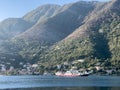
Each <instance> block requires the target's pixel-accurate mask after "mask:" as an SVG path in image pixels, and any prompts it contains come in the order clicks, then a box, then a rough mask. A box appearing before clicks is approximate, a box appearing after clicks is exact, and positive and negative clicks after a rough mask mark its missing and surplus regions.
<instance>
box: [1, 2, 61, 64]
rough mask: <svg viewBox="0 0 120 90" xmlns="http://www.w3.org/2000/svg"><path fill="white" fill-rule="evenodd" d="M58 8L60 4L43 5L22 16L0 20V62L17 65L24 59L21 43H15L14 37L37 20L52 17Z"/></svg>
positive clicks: (40, 20)
mask: <svg viewBox="0 0 120 90" xmlns="http://www.w3.org/2000/svg"><path fill="white" fill-rule="evenodd" d="M58 8H60V6H59V5H54V4H48V5H43V6H40V7H38V8H37V9H35V10H33V11H31V12H29V13H27V14H26V15H24V16H23V17H21V18H8V19H6V20H4V21H2V22H0V57H1V59H0V62H1V63H9V62H10V63H12V64H11V65H14V66H17V65H18V63H19V62H20V61H21V62H22V61H24V59H23V58H22V57H21V55H19V51H20V48H18V46H17V45H18V44H19V43H18V44H17V45H16V44H14V43H13V42H12V41H13V39H14V38H15V37H17V36H19V35H20V34H22V33H24V32H25V31H27V30H28V29H29V28H31V27H33V26H34V25H35V24H36V23H37V22H42V21H44V20H45V19H46V18H48V17H51V16H52V14H53V13H54V12H55V11H56V10H57V9H58ZM14 61H15V62H16V63H14Z"/></svg>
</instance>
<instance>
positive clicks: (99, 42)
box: [0, 0, 120, 68]
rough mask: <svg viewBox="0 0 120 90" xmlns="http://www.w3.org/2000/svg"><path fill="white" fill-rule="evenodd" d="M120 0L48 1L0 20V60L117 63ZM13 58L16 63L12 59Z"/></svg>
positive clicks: (103, 64) (112, 64) (104, 65)
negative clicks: (101, 0) (55, 2)
mask: <svg viewBox="0 0 120 90" xmlns="http://www.w3.org/2000/svg"><path fill="white" fill-rule="evenodd" d="M119 4H120V1H119V0H112V1H110V2H85V1H79V2H76V3H71V4H66V5H63V6H59V5H52V4H47V5H43V6H40V7H38V8H37V9H35V10H33V11H31V12H29V13H27V14H26V15H25V16H23V17H22V18H11V19H6V20H4V21H3V22H1V23H0V47H1V48H0V57H2V58H1V59H0V62H1V63H4V64H6V63H9V64H10V65H13V66H16V67H17V68H18V67H19V63H20V62H24V63H28V62H29V63H39V64H43V65H45V67H50V66H51V67H52V66H54V65H57V64H63V63H64V62H73V61H74V60H79V59H82V60H85V63H83V64H77V66H78V67H91V66H95V65H96V63H99V62H100V64H101V66H103V67H113V66H114V67H119V66H120V65H119V62H120V60H119V58H120V54H119V53H120V41H119V39H120V11H119V9H120V6H119ZM14 62H15V63H14Z"/></svg>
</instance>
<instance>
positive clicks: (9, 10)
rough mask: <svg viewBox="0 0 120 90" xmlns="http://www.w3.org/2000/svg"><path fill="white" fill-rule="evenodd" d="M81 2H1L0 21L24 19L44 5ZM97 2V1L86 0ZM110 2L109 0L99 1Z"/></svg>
mask: <svg viewBox="0 0 120 90" xmlns="http://www.w3.org/2000/svg"><path fill="white" fill-rule="evenodd" d="M76 1H80V0H0V21H2V20H4V19H6V18H8V17H22V16H23V15H25V14H26V13H27V12H29V11H31V10H33V9H35V8H37V7H39V6H40V5H43V4H50V3H51V4H60V5H63V4H67V3H71V2H76ZM86 1H95V0H86ZM97 1H109V0H97Z"/></svg>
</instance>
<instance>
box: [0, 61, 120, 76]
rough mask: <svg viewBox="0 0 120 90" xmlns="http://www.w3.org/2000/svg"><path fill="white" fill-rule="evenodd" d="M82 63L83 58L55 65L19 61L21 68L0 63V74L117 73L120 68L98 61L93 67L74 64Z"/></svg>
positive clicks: (119, 72) (119, 71)
mask: <svg viewBox="0 0 120 90" xmlns="http://www.w3.org/2000/svg"><path fill="white" fill-rule="evenodd" d="M78 63H84V59H80V60H75V61H73V62H71V63H68V62H64V63H63V64H57V65H56V66H51V67H47V68H46V67H45V66H43V65H40V64H30V63H23V62H20V63H19V65H20V66H21V68H19V69H16V68H14V66H9V67H8V66H7V65H5V64H0V75H56V73H58V72H70V71H72V72H79V73H87V74H91V75H92V74H98V75H114V74H115V75H119V74H120V68H109V69H108V68H107V69H106V68H104V67H102V66H101V65H100V62H98V63H96V65H95V66H94V67H89V68H78V67H77V66H76V64H78Z"/></svg>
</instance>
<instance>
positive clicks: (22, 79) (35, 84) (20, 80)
mask: <svg viewBox="0 0 120 90" xmlns="http://www.w3.org/2000/svg"><path fill="white" fill-rule="evenodd" d="M0 89H1V90H3V89H4V90H120V77H119V76H88V77H57V76H0Z"/></svg>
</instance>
